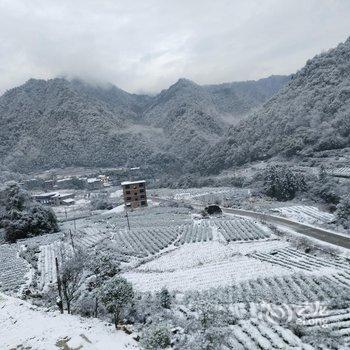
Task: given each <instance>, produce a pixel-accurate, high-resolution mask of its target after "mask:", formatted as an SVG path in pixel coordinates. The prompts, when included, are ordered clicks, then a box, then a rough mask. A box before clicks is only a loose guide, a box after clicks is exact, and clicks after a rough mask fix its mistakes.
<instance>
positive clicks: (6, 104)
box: [0, 78, 234, 172]
mask: <svg viewBox="0 0 350 350" xmlns="http://www.w3.org/2000/svg"><path fill="white" fill-rule="evenodd" d="M232 112H233V113H234V111H232ZM0 121H1V124H2V125H3V128H2V130H0V162H2V164H3V165H4V164H5V165H6V168H7V169H9V170H12V171H20V172H28V171H32V170H37V169H48V168H50V167H67V166H115V165H126V164H131V163H132V165H141V166H144V167H151V168H154V171H155V172H164V171H169V170H170V171H174V169H175V170H176V169H177V171H180V169H181V168H182V167H184V166H185V165H186V163H188V162H192V160H193V159H194V158H195V157H197V156H198V155H199V154H200V153H201V151H202V150H203V149H204V148H205V147H207V145H208V144H214V143H215V142H217V141H218V140H219V138H220V137H221V136H222V135H223V133H224V130H225V129H226V128H227V127H228V124H226V123H225V122H224V121H223V120H222V118H221V115H220V112H219V111H218V110H217V107H216V106H215V103H214V102H213V98H212V96H211V94H210V92H208V91H207V90H206V88H203V87H202V86H200V85H198V84H196V83H194V82H192V81H190V80H188V79H179V80H178V81H177V82H176V83H175V84H173V85H172V86H170V87H169V88H168V89H165V90H163V91H162V92H161V93H159V94H158V95H156V96H147V95H137V94H130V93H128V92H126V91H123V90H122V89H119V88H118V87H116V86H114V85H105V86H103V87H101V86H97V85H91V84H89V83H86V82H84V81H80V80H77V79H73V80H71V81H69V80H67V79H64V78H54V79H49V80H43V79H39V80H38V79H30V80H28V81H27V82H26V83H25V84H23V85H22V86H19V87H16V88H13V89H11V90H9V91H7V92H6V93H5V94H4V95H2V96H1V97H0Z"/></svg>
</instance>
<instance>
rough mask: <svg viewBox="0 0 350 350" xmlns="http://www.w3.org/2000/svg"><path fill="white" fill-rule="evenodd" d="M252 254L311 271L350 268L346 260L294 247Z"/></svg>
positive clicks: (274, 262)
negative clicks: (320, 255) (330, 257)
mask: <svg viewBox="0 0 350 350" xmlns="http://www.w3.org/2000/svg"><path fill="white" fill-rule="evenodd" d="M250 256H251V257H253V258H256V259H259V260H261V261H266V262H269V263H272V264H276V265H279V266H283V267H285V268H288V269H291V270H295V269H296V270H304V271H310V272H311V271H322V270H329V269H333V270H335V271H336V270H338V269H344V270H347V269H350V264H348V263H346V262H345V261H341V260H335V259H334V260H326V259H324V258H321V257H318V256H313V255H310V254H307V253H303V252H300V251H298V250H296V249H293V248H285V249H280V250H274V251H272V252H269V253H263V252H255V253H253V254H251V255H250Z"/></svg>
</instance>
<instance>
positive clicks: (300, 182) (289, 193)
mask: <svg viewBox="0 0 350 350" xmlns="http://www.w3.org/2000/svg"><path fill="white" fill-rule="evenodd" d="M305 189H306V183H305V179H304V176H303V175H301V174H297V173H293V172H292V171H291V170H290V169H288V168H287V167H286V166H281V167H278V166H270V167H268V168H267V169H266V170H265V172H264V191H265V193H266V194H267V195H268V196H270V197H273V198H276V199H277V200H280V201H285V200H290V199H293V198H294V197H295V194H296V193H297V191H303V190H305Z"/></svg>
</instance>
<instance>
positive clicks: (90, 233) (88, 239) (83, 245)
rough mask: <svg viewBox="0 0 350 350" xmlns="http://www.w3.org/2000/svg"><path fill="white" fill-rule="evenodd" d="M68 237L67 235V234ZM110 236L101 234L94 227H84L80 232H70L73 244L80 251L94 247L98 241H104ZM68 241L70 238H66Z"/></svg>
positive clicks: (104, 233)
mask: <svg viewBox="0 0 350 350" xmlns="http://www.w3.org/2000/svg"><path fill="white" fill-rule="evenodd" d="M68 235H69V233H68ZM109 236H110V235H109V234H107V233H106V232H101V231H100V230H98V229H96V228H94V227H86V228H83V229H81V230H77V231H75V232H72V240H73V244H74V245H75V246H76V247H77V248H80V249H83V250H84V249H88V248H91V247H93V246H96V244H98V243H99V242H100V241H102V240H103V239H106V238H107V237H109ZM67 238H68V239H69V238H70V237H67Z"/></svg>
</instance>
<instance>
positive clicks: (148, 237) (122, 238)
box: [112, 226, 184, 257]
mask: <svg viewBox="0 0 350 350" xmlns="http://www.w3.org/2000/svg"><path fill="white" fill-rule="evenodd" d="M183 229H184V227H181V226H179V227H177V228H173V227H171V228H164V227H159V228H155V227H153V228H147V227H146V228H136V229H131V230H130V231H129V230H119V231H117V232H115V233H113V235H112V240H113V242H115V244H117V246H118V248H119V250H120V251H121V252H122V253H124V254H127V255H132V256H137V257H145V256H148V255H151V254H155V253H158V252H159V251H161V250H162V249H164V248H166V247H168V246H169V245H170V244H172V243H173V242H174V241H175V239H176V238H177V237H178V236H179V235H180V234H181V233H182V231H183Z"/></svg>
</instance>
